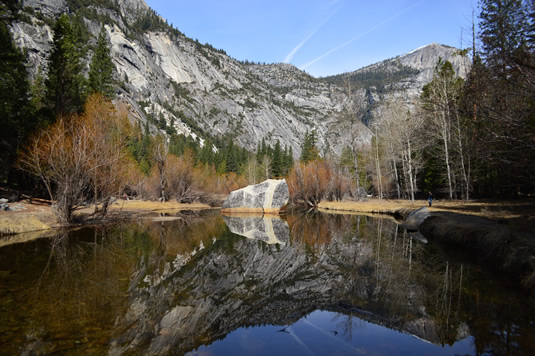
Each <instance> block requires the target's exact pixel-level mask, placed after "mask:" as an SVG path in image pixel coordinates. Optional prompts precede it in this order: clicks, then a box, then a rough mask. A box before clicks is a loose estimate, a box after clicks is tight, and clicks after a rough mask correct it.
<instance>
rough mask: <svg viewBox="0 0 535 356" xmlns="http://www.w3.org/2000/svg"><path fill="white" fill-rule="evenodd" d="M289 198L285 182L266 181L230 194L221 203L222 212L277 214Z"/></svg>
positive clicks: (276, 180) (282, 180)
mask: <svg viewBox="0 0 535 356" xmlns="http://www.w3.org/2000/svg"><path fill="white" fill-rule="evenodd" d="M289 197H290V193H289V191H288V185H287V184H286V180H284V179H280V180H279V179H268V180H266V181H264V182H262V183H259V184H256V185H249V186H247V187H245V188H242V189H238V190H235V191H233V192H231V193H230V195H229V196H228V197H227V199H225V202H224V203H223V207H222V211H223V212H262V213H264V214H266V213H271V214H277V213H279V212H280V210H281V208H282V207H284V206H285V205H286V204H287V203H288V199H289Z"/></svg>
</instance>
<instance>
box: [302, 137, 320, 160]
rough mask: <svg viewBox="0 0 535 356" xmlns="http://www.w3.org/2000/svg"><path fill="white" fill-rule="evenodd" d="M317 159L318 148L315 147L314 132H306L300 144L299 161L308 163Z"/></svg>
mask: <svg viewBox="0 0 535 356" xmlns="http://www.w3.org/2000/svg"><path fill="white" fill-rule="evenodd" d="M318 158H319V152H318V148H317V147H316V130H315V129H314V130H312V132H310V133H309V132H308V131H307V132H306V133H305V137H304V139H303V143H302V144H301V161H303V162H304V163H308V162H310V161H313V160H315V159H318Z"/></svg>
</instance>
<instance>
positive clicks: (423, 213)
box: [401, 206, 431, 231]
mask: <svg viewBox="0 0 535 356" xmlns="http://www.w3.org/2000/svg"><path fill="white" fill-rule="evenodd" d="M430 214H431V213H430V212H429V209H427V207H425V206H424V207H422V208H420V209H418V210H414V211H412V212H411V213H410V214H409V215H407V218H406V219H405V221H404V222H403V223H402V224H401V227H403V228H405V229H407V231H418V229H419V228H420V225H422V223H423V222H424V220H425V219H427V218H428V217H429V216H430Z"/></svg>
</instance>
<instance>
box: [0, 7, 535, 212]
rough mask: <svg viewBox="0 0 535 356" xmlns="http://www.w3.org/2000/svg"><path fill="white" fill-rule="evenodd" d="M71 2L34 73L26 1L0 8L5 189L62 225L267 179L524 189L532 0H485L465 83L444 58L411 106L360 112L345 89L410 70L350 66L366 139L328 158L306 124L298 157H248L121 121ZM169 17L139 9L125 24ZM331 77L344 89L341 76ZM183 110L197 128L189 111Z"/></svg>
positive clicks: (392, 187) (534, 180)
mask: <svg viewBox="0 0 535 356" xmlns="http://www.w3.org/2000/svg"><path fill="white" fill-rule="evenodd" d="M70 3H72V4H71V5H72V8H73V9H78V10H79V11H78V12H75V13H73V15H67V14H63V15H61V16H60V17H58V18H57V19H56V20H55V21H54V23H53V27H52V28H53V32H54V37H53V42H52V50H51V54H50V57H49V58H48V63H47V68H48V70H47V71H46V73H45V72H44V71H40V72H39V73H38V74H37V75H36V76H35V77H34V78H33V79H32V80H31V81H30V80H29V78H30V76H29V75H28V73H27V69H26V65H25V62H26V54H25V52H24V51H21V50H20V49H19V48H17V47H16V45H15V44H14V41H13V38H12V35H11V33H10V30H9V26H10V24H11V23H12V22H13V21H24V16H25V12H24V9H23V8H22V7H21V6H22V5H21V3H20V2H18V1H16V0H8V1H4V2H3V3H2V5H0V6H1V7H0V44H1V48H2V52H1V54H0V79H1V81H0V101H1V103H2V105H1V106H0V118H1V120H2V123H1V127H2V130H1V132H0V164H1V167H2V169H1V171H0V184H2V186H3V187H6V188H8V189H12V190H16V191H26V192H28V191H31V192H32V193H31V194H41V195H42V196H43V197H46V198H49V199H51V200H53V201H55V202H56V205H57V210H58V216H59V218H60V220H62V221H65V222H69V221H71V219H72V213H73V211H74V210H76V209H77V208H78V207H80V206H81V205H82V204H87V202H90V203H92V204H95V206H96V207H98V208H96V209H95V213H97V212H98V213H100V214H105V212H106V209H107V205H108V203H109V202H110V199H111V198H112V197H113V196H118V195H121V196H122V195H125V194H126V195H128V196H137V197H139V198H145V199H160V200H162V201H165V200H168V199H176V200H178V201H182V202H192V201H204V202H211V203H214V204H217V199H216V198H215V197H217V196H220V195H221V194H227V193H228V192H229V191H231V190H233V189H237V188H239V187H242V186H244V185H247V184H253V183H258V182H260V181H262V180H264V179H268V178H274V177H276V178H280V177H286V178H287V181H288V184H289V188H290V193H291V200H292V203H294V204H296V205H299V204H304V205H307V206H316V205H317V204H318V203H319V202H320V201H321V200H323V199H331V200H332V199H337V200H341V199H361V198H363V197H365V196H367V195H374V196H377V197H379V198H380V199H381V198H405V199H413V200H414V199H416V198H418V197H421V196H423V195H425V193H426V192H428V191H432V192H433V193H434V194H435V196H439V197H443V198H446V199H466V200H468V199H471V198H474V197H477V198H482V197H507V198H511V197H518V196H522V195H530V196H531V195H532V194H533V190H534V186H535V169H534V167H533V162H534V160H535V55H534V46H535V5H534V4H533V2H530V1H521V0H481V1H480V10H481V12H480V14H479V20H480V21H479V29H476V28H474V29H473V37H474V38H473V46H472V48H469V49H466V50H463V51H459V54H458V55H461V56H470V58H471V62H472V67H471V71H470V73H469V74H468V76H467V77H466V78H464V79H463V78H460V77H459V76H458V74H457V73H455V71H454V69H453V66H452V65H451V63H450V62H448V61H442V60H440V61H439V62H438V63H437V64H436V68H435V71H434V76H433V80H432V81H431V82H430V83H428V84H427V85H426V86H425V87H424V88H423V91H422V93H421V96H420V98H419V100H418V101H416V102H411V103H406V102H405V101H403V100H401V99H399V98H398V99H391V100H389V102H388V103H387V104H386V105H385V106H384V109H383V110H382V111H381V117H374V118H369V117H367V116H366V115H368V114H369V113H366V112H363V110H362V105H360V106H359V105H357V103H356V102H355V101H356V99H354V98H353V97H352V96H351V93H352V92H355V91H357V90H358V89H367V88H370V87H375V88H377V89H381V88H382V89H384V88H385V87H387V86H388V85H389V84H390V83H392V82H393V81H397V80H399V79H400V78H402V77H404V76H406V75H409V74H411V73H412V70H411V69H410V68H405V67H400V68H399V70H398V71H396V72H394V73H392V75H391V76H388V75H386V74H385V73H384V72H381V73H379V74H377V73H376V75H374V73H371V72H365V73H362V74H359V75H356V74H355V75H353V76H352V77H351V78H349V84H348V85H349V86H350V90H348V102H349V103H350V104H349V105H348V106H347V108H345V110H344V112H343V113H342V114H341V116H343V117H344V120H345V121H344V122H345V125H346V129H347V130H350V132H351V133H352V134H353V135H354V136H355V137H357V136H358V135H359V133H360V132H359V130H361V128H362V122H365V123H366V124H367V125H369V129H370V130H371V131H372V132H373V138H372V141H371V144H367V145H365V144H362V143H360V141H357V140H355V141H354V144H352V145H351V146H348V147H347V148H346V149H345V150H344V151H343V153H342V154H341V155H340V156H336V155H334V154H333V153H332V152H331V151H330V150H329V148H328V147H318V144H317V137H316V132H315V130H314V127H310V130H309V131H308V132H307V133H306V135H305V136H304V137H303V140H302V144H301V154H300V156H299V157H298V156H297V155H296V154H295V152H293V151H292V149H291V148H290V147H289V146H287V145H285V143H284V142H279V141H276V142H270V141H269V137H268V136H266V138H265V139H264V140H262V142H260V143H259V144H258V147H257V149H256V152H250V151H247V150H245V149H243V148H241V147H239V146H237V145H235V144H234V142H233V137H232V135H231V134H228V135H227V136H209V135H206V136H205V137H204V141H200V140H195V139H193V138H191V137H186V136H183V135H178V134H177V133H176V131H174V129H173V128H172V125H171V126H170V125H168V124H167V123H166V121H165V120H164V118H162V117H158V116H157V115H156V116H155V115H153V114H152V113H153V112H154V111H153V110H149V109H150V103H142V102H140V103H139V104H140V107H142V108H144V109H145V114H146V117H147V121H146V122H145V123H141V122H135V123H134V122H131V121H129V120H128V119H127V115H126V111H125V110H124V108H121V107H120V106H114V105H112V104H111V103H112V99H113V98H114V95H115V88H116V87H120V86H121V83H118V82H117V81H116V80H114V75H113V72H114V67H113V63H112V61H111V58H110V50H109V42H108V39H107V38H106V35H105V31H104V28H103V27H102V29H101V31H100V34H99V35H98V37H97V38H95V39H94V41H93V43H95V45H94V46H91V45H88V43H91V41H89V37H90V36H91V34H90V32H89V31H88V30H87V28H85V25H84V22H83V21H82V20H81V16H83V15H84V14H85V12H88V11H90V10H88V9H87V7H85V6H84V4H85V2H84V1H81V0H78V1H70ZM85 16H97V15H96V14H89V15H88V14H85ZM101 22H102V23H105V22H106V19H102V21H101ZM165 26H167V24H166V23H165V22H163V21H162V20H161V18H160V17H158V16H157V15H156V14H155V13H153V12H148V13H147V14H146V15H145V16H143V17H141V18H139V20H138V21H137V22H136V23H135V24H134V25H133V26H132V31H131V32H132V34H135V33H136V31H148V30H151V29H153V30H154V29H162V28H164V27H165ZM171 30H172V31H176V34H177V35H178V34H179V32H178V30H175V29H171ZM194 43H196V44H197V46H198V47H199V49H200V50H203V48H208V47H206V46H208V45H201V44H199V43H198V41H197V42H194ZM210 48H211V47H210ZM210 50H214V51H217V50H215V49H213V48H211V49H210ZM218 52H220V53H224V52H223V51H220V50H219V51H218ZM90 53H91V55H90ZM84 64H88V68H89V71H88V72H87V73H84V71H83V70H82V67H83V66H84ZM329 80H330V81H331V82H334V83H338V82H339V83H340V85H347V83H344V76H339V77H336V78H331V79H329ZM177 117H180V113H177ZM183 119H184V120H190V121H191V124H192V127H194V124H195V123H194V121H195V119H194V118H185V117H184V118H183ZM149 123H150V124H151V125H152V126H154V127H156V128H158V129H159V131H158V132H159V133H154V132H151V130H150V128H149ZM205 134H206V133H205Z"/></svg>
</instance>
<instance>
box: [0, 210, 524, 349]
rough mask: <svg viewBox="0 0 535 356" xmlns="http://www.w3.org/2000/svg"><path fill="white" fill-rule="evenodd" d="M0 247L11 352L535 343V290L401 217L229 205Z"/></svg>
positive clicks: (3, 321) (1, 340)
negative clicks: (225, 210) (242, 209)
mask: <svg viewBox="0 0 535 356" xmlns="http://www.w3.org/2000/svg"><path fill="white" fill-rule="evenodd" d="M156 220H157V221H154V220H153V219H139V220H136V221H132V222H129V223H122V224H115V225H113V226H103V227H96V228H95V227H92V228H84V229H80V230H76V231H71V232H68V233H59V234H58V236H56V237H55V238H50V239H40V240H36V241H32V242H28V243H24V244H16V245H10V246H6V247H3V248H0V346H1V350H2V352H5V353H6V354H21V353H24V352H33V353H34V354H48V353H53V352H56V353H58V354H73V355H74V354H80V353H83V354H96V355H101V354H113V355H120V354H192V355H195V354H203V355H206V354H209V355H210V354H213V355H225V354H251V355H252V354H254V355H261V354H265V355H268V354H269V355H272V354H279V355H296V354H297V355H301V354H302V355H314V354H316V355H326V354H333V355H352V354H357V355H358V354H378V355H396V354H397V355H413V354H429V355H436V354H444V355H452V354H463V355H464V354H485V353H486V354H496V355H507V354H511V355H515V354H535V313H534V305H533V302H532V301H531V299H530V298H528V297H527V296H526V295H524V294H523V293H522V292H521V291H519V290H517V289H516V288H514V287H513V285H510V284H509V283H508V281H507V280H506V279H504V278H498V280H496V279H495V278H494V277H492V274H491V273H489V271H488V270H487V269H486V268H484V267H482V266H478V265H477V264H473V263H472V262H471V258H472V256H462V255H460V254H459V253H458V252H455V253H452V251H451V250H448V251H446V253H444V252H443V251H441V249H440V247H438V246H434V245H433V244H431V243H428V244H423V243H421V242H419V241H416V240H413V239H411V238H410V237H409V236H408V235H407V234H406V233H405V232H404V231H403V230H402V229H400V228H399V227H398V226H397V224H395V222H394V221H392V220H390V219H381V218H372V217H366V216H352V215H324V214H315V215H301V216H288V217H287V219H285V220H280V219H276V218H266V219H264V218H262V217H249V218H238V217H224V218H223V217H222V216H221V215H220V214H219V212H217V211H216V212H206V213H202V214H199V213H191V214H187V213H186V214H181V215H176V216H166V217H163V218H161V217H160V218H158V219H156Z"/></svg>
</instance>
